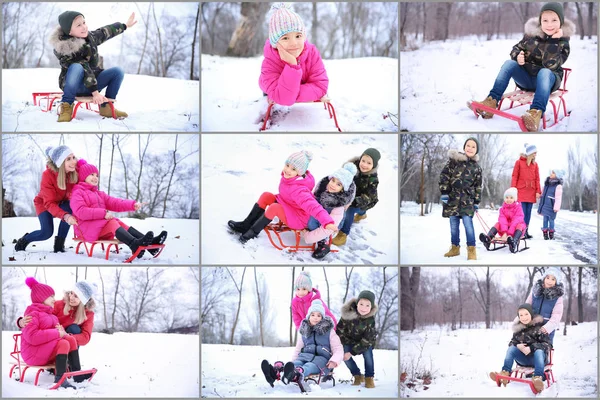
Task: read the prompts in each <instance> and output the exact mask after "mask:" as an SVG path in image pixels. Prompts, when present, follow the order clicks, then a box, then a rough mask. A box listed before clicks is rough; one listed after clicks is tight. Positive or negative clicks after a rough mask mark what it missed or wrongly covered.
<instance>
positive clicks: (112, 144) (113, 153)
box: [107, 133, 118, 196]
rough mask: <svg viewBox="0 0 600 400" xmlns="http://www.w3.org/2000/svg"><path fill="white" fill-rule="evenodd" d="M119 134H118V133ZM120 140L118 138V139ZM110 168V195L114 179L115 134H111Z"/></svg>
mask: <svg viewBox="0 0 600 400" xmlns="http://www.w3.org/2000/svg"><path fill="white" fill-rule="evenodd" d="M117 136H118V134H117ZM117 140H118V139H117ZM110 144H111V148H110V169H109V170H108V191H107V193H108V195H109V196H110V182H111V180H112V171H113V162H114V159H115V134H114V133H113V134H111V135H110Z"/></svg>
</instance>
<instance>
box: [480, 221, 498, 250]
mask: <svg viewBox="0 0 600 400" xmlns="http://www.w3.org/2000/svg"><path fill="white" fill-rule="evenodd" d="M497 233H498V230H497V229H496V228H494V227H493V226H492V228H491V229H490V231H489V232H488V234H487V235H486V234H485V233H480V234H479V240H481V241H482V242H483V245H484V246H485V248H486V249H488V250H489V249H490V244H491V243H492V239H493V238H494V236H496V234H497Z"/></svg>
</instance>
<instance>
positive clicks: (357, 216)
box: [354, 214, 367, 222]
mask: <svg viewBox="0 0 600 400" xmlns="http://www.w3.org/2000/svg"><path fill="white" fill-rule="evenodd" d="M365 218H367V214H364V215H360V214H354V222H358V221H361V220H363V219H365Z"/></svg>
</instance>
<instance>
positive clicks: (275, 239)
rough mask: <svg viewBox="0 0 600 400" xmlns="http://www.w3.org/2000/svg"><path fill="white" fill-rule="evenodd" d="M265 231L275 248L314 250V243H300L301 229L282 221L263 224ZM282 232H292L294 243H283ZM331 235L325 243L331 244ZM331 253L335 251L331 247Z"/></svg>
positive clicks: (294, 250)
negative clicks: (291, 226) (292, 227)
mask: <svg viewBox="0 0 600 400" xmlns="http://www.w3.org/2000/svg"><path fill="white" fill-rule="evenodd" d="M265 232H266V233H267V237H268V238H269V241H270V242H271V244H272V245H273V247H275V248H276V249H277V250H286V249H287V250H288V251H293V252H296V251H302V250H306V251H315V249H316V243H313V244H300V240H301V238H302V235H301V233H300V232H301V231H299V230H297V229H291V228H290V227H288V226H286V225H284V223H283V222H276V223H272V224H269V225H267V226H265ZM284 232H294V238H295V244H293V245H286V244H285V243H283V239H282V238H281V234H282V233H284ZM331 240H332V239H331V236H329V238H328V239H327V244H328V245H329V246H331ZM330 252H331V253H337V250H336V249H331V250H330Z"/></svg>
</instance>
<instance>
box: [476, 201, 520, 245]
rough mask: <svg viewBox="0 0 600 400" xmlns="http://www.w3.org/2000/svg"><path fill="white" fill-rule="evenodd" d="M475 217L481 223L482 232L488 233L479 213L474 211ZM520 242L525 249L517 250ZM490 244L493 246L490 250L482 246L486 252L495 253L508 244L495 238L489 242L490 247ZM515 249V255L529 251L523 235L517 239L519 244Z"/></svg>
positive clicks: (486, 225) (487, 228)
mask: <svg viewBox="0 0 600 400" xmlns="http://www.w3.org/2000/svg"><path fill="white" fill-rule="evenodd" d="M475 215H477V219H478V220H479V222H480V223H481V227H482V228H483V230H484V231H485V232H489V231H490V228H489V226H488V224H486V223H485V221H484V220H483V218H482V217H481V215H479V211H475ZM521 242H523V245H524V246H525V247H523V248H521V249H519V247H521ZM492 244H493V245H494V247H493V248H490V246H488V245H486V244H485V243H484V244H483V246H484V247H485V249H486V250H487V251H496V250H500V249H503V248H505V247H506V246H507V245H508V242H507V241H506V240H504V239H500V238H498V237H497V236H496V237H494V238H493V239H492V240H491V242H490V245H492ZM517 249H518V250H517V253H520V252H522V251H525V250H527V249H529V247H527V239H525V235H523V236H521V239H519V244H517Z"/></svg>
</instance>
